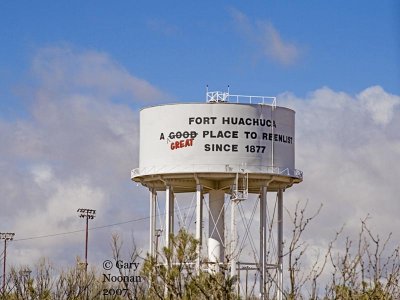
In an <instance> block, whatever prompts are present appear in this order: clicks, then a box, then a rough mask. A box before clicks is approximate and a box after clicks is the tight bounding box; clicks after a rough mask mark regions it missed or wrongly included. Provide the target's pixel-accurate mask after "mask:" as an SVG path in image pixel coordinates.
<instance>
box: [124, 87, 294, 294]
mask: <svg viewBox="0 0 400 300" xmlns="http://www.w3.org/2000/svg"><path fill="white" fill-rule="evenodd" d="M131 177H132V180H133V181H135V182H138V183H141V184H142V185H143V186H145V187H147V188H148V189H149V191H150V245H149V253H150V254H153V255H154V254H155V251H156V244H157V243H158V238H157V233H158V232H159V231H158V230H157V218H156V216H157V212H156V205H157V203H158V201H160V199H158V196H159V194H158V192H162V193H165V200H164V201H165V223H164V221H163V223H164V232H163V235H164V237H165V245H169V242H170V241H169V235H170V234H171V233H174V232H175V230H174V225H176V224H175V223H176V222H175V221H174V217H175V208H174V203H175V202H174V199H175V195H176V194H179V193H193V194H194V198H195V215H196V217H195V219H196V222H195V224H196V225H195V235H196V238H197V239H198V240H199V241H200V246H199V249H198V251H199V253H202V252H201V251H202V249H203V252H204V249H206V248H207V249H208V250H207V256H208V258H207V259H206V260H201V258H199V260H198V261H197V263H196V268H197V269H198V270H199V269H207V270H210V269H213V270H218V265H220V264H225V265H226V264H229V266H228V267H229V269H230V272H231V275H236V274H237V273H238V272H240V270H241V266H242V267H243V266H244V265H245V263H244V262H242V261H241V258H240V255H236V253H238V251H237V238H238V228H237V225H236V224H237V223H236V218H237V207H238V204H239V203H241V202H242V201H246V199H248V197H249V196H251V195H254V194H256V195H258V199H259V200H258V204H257V205H258V206H257V208H258V210H259V214H258V215H259V248H258V257H257V260H258V261H256V262H255V263H253V264H249V265H248V266H247V268H249V266H252V267H253V269H255V270H256V271H257V272H258V274H259V277H258V278H259V282H260V284H259V286H260V294H261V296H262V298H263V295H265V293H264V287H265V282H266V280H267V278H266V270H267V268H269V267H271V265H268V264H267V261H266V251H267V250H266V249H267V233H268V228H267V221H266V219H267V195H268V193H270V192H274V193H276V194H277V204H278V205H277V206H278V215H277V257H278V258H277V262H276V264H275V267H276V270H277V274H278V279H277V288H276V291H277V298H278V299H281V298H282V287H283V285H282V282H283V279H282V278H283V277H282V240H283V233H282V229H283V218H282V216H283V192H284V191H285V189H287V188H289V187H291V186H292V185H293V184H295V183H299V182H301V181H302V172H301V171H298V170H296V169H295V112H294V111H293V110H291V109H289V108H285V107H280V106H277V105H276V99H275V98H274V97H264V96H244V95H231V94H229V93H225V92H208V91H207V99H206V101H205V102H203V103H178V104H168V105H160V106H153V107H148V108H144V109H142V110H141V112H140V158H139V168H137V169H134V170H133V171H132V174H131ZM205 196H208V197H205ZM226 197H228V201H229V202H230V204H231V210H230V212H229V213H230V222H225V206H224V203H225V201H226V200H225V199H226ZM206 198H208V199H206ZM206 200H208V201H206ZM204 204H206V206H207V208H208V235H207V238H206V239H205V238H203V228H204V227H205V226H204V219H206V217H205V218H203V207H204ZM228 224H229V232H228V231H227V230H226V229H227V228H228ZM257 234H258V233H257ZM228 240H229V247H228V246H227V245H228V242H227V241H228ZM227 257H229V261H227V259H226V258H227Z"/></svg>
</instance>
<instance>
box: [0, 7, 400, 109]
mask: <svg viewBox="0 0 400 300" xmlns="http://www.w3.org/2000/svg"><path fill="white" fill-rule="evenodd" d="M0 6H1V7H0V8H1V18H0V39H1V40H0V43H1V45H2V47H1V49H0V61H1V73H0V81H1V90H2V93H1V94H2V95H6V97H2V98H3V100H2V102H9V100H8V101H7V99H13V100H18V95H15V93H14V92H13V87H15V86H17V85H20V84H22V83H21V78H26V77H28V78H29V68H30V61H31V59H32V57H33V56H34V55H35V53H36V51H37V50H38V49H40V48H42V47H44V46H49V45H60V44H67V45H69V46H71V47H73V48H76V49H81V50H93V49H94V50H96V51H99V52H104V53H107V54H108V55H110V56H111V57H112V59H113V60H115V61H116V62H118V63H119V64H121V65H123V66H124V67H125V68H126V69H127V70H128V71H130V72H132V73H134V74H136V75H137V76H139V77H142V78H145V79H146V80H148V81H150V82H151V83H153V84H155V85H156V86H158V87H159V88H161V89H162V90H165V91H167V92H168V93H169V94H171V95H172V96H173V97H174V98H176V99H178V100H180V101H188V100H198V99H200V100H202V99H203V96H204V95H203V94H204V86H205V85H206V84H209V85H210V87H213V88H214V89H224V88H226V86H227V85H228V84H230V86H231V88H232V90H233V91H237V92H238V93H247V94H268V95H276V94H279V93H282V92H284V91H291V92H293V93H295V94H296V95H299V96H303V95H305V94H306V93H307V92H309V91H311V90H314V89H316V88H318V87H321V86H328V87H330V88H332V89H335V90H340V91H344V92H349V93H357V92H359V91H361V90H362V89H363V88H365V87H367V86H371V85H374V84H378V85H380V86H382V87H383V88H384V89H385V90H387V91H388V92H392V93H398V92H399V80H400V58H399V52H400V38H399V36H400V4H399V3H398V1H330V2H322V1H307V2H304V1H301V2H294V1H283V2H282V1H280V2H277V1H267V2H265V1H251V2H248V1H246V2H243V1H234V2H232V1H229V2H228V1H217V2H214V1H213V2H211V1H201V2H190V3H188V2H176V1H173V2H162V1H119V2H118V4H117V5H116V4H110V2H107V1H86V2H82V1H68V2H61V1H41V2H39V3H38V2H29V1H17V2H3V3H1V4H0ZM238 14H243V16H244V17H245V18H246V19H247V20H246V21H245V23H246V24H241V23H240V22H239V21H238V20H237V18H236V16H237V15H238ZM268 26H269V27H270V28H273V29H274V31H275V32H276V34H277V36H278V37H279V39H280V40H281V42H282V43H283V44H285V45H291V46H293V47H294V49H295V51H296V54H295V57H294V58H293V59H292V60H291V61H290V62H289V63H287V64H285V63H282V62H281V61H279V60H277V58H274V57H271V56H268V55H266V54H265V49H263V48H265V47H268V46H266V45H265V43H271V41H270V40H268V32H266V31H267V30H265V28H266V27H268ZM244 27H249V28H247V29H245V28H244ZM8 105H10V104H9V103H8V104H7V105H6V107H7V106H8ZM3 107H4V104H3Z"/></svg>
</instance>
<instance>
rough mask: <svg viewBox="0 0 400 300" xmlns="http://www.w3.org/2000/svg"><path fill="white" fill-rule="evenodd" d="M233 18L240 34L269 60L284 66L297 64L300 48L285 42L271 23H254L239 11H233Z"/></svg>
mask: <svg viewBox="0 0 400 300" xmlns="http://www.w3.org/2000/svg"><path fill="white" fill-rule="evenodd" d="M231 15H232V18H233V20H234V22H235V24H236V27H237V28H238V30H239V32H240V33H241V34H242V35H243V36H244V37H245V38H246V39H247V40H248V41H249V43H251V44H254V45H255V46H256V47H257V48H261V49H262V55H263V56H264V57H266V58H267V59H268V60H270V61H273V62H276V63H278V64H280V65H283V66H290V65H293V64H295V63H296V62H297V61H298V60H299V57H300V48H299V46H297V45H295V44H294V43H293V42H289V41H286V40H284V38H283V37H282V35H281V33H280V32H279V31H278V30H277V29H276V28H275V27H274V25H273V24H272V23H271V22H265V21H252V20H250V19H249V18H248V17H247V16H246V15H245V14H244V13H242V12H241V11H239V10H237V9H231Z"/></svg>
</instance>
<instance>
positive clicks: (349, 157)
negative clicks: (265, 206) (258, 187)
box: [279, 86, 400, 245]
mask: <svg viewBox="0 0 400 300" xmlns="http://www.w3.org/2000/svg"><path fill="white" fill-rule="evenodd" d="M279 103H280V104H281V105H287V106H288V107H291V108H293V109H294V110H295V111H296V130H297V131H296V135H297V136H296V141H297V144H296V155H297V156H296V166H297V168H299V169H301V170H303V171H304V181H303V183H301V184H300V185H298V186H296V187H294V188H292V189H290V190H288V191H287V196H288V197H287V199H286V204H287V205H288V207H289V208H293V207H292V204H293V202H295V200H296V199H303V200H305V199H309V201H310V204H311V205H314V207H317V206H318V205H320V203H323V205H324V207H323V210H322V212H321V216H320V217H319V218H318V221H317V223H318V226H317V227H315V230H314V231H313V232H310V237H312V239H314V241H315V243H320V244H319V245H322V244H323V243H324V241H325V242H326V240H329V238H331V237H332V236H333V233H334V232H335V230H337V229H339V228H340V226H341V225H342V224H346V228H347V230H348V233H349V234H352V235H353V237H354V234H355V233H356V232H357V231H358V230H359V227H360V219H363V218H365V217H366V216H367V215H369V216H370V220H369V224H370V226H371V228H372V230H373V231H374V232H376V233H379V234H380V235H381V236H383V235H387V234H389V232H391V231H393V233H394V237H393V240H394V241H398V240H400V234H399V233H398V232H397V231H396V230H395V228H399V226H400V220H399V218H398V216H397V215H398V212H399V211H400V202H399V201H398V197H397V195H398V194H399V193H400V186H399V185H398V184H397V178H398V177H399V175H400V169H399V168H398V167H397V165H396V162H398V161H400V117H399V116H400V114H399V106H398V105H397V104H398V103H399V96H395V95H391V94H389V93H388V92H386V91H385V90H384V89H383V88H382V87H378V86H375V87H370V88H367V89H365V90H364V91H362V92H361V93H359V94H358V95H355V96H352V95H349V94H346V93H343V92H336V91H333V90H331V89H329V88H326V87H325V88H321V89H318V90H316V91H314V92H312V93H310V94H309V95H308V96H307V97H305V98H297V97H296V96H295V95H293V94H290V93H285V94H282V95H280V96H279ZM380 105H381V106H380ZM383 125H384V126H383ZM325 245H326V243H325Z"/></svg>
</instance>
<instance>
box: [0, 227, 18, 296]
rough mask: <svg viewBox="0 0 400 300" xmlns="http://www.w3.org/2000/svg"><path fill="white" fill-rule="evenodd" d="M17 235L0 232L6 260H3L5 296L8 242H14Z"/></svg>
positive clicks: (4, 288) (4, 290)
mask: <svg viewBox="0 0 400 300" xmlns="http://www.w3.org/2000/svg"><path fill="white" fill-rule="evenodd" d="M14 235H15V233H13V232H4V233H3V232H0V240H4V259H3V294H4V293H5V292H6V259H7V241H12V240H13V238H14Z"/></svg>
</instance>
